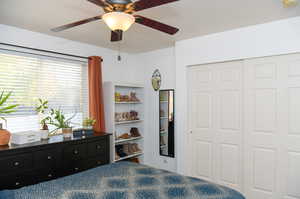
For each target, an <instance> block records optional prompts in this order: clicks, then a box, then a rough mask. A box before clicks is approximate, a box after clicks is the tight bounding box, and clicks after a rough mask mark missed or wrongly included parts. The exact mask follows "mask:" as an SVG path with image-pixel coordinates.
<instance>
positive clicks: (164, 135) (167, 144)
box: [159, 89, 175, 157]
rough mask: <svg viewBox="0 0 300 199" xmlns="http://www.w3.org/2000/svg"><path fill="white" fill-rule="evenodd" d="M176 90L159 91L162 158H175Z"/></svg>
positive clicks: (160, 148) (160, 149)
mask: <svg viewBox="0 0 300 199" xmlns="http://www.w3.org/2000/svg"><path fill="white" fill-rule="evenodd" d="M174 114H175V111H174V90H173V89H168V90H160V91H159V151H160V155H161V156H168V157H175V150H174V149H175V147H174V143H175V140H174V116H175V115H174Z"/></svg>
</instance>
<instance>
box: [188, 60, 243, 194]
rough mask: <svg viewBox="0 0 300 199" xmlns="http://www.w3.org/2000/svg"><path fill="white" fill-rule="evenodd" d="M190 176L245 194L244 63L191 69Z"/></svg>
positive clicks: (220, 64)
mask: <svg viewBox="0 0 300 199" xmlns="http://www.w3.org/2000/svg"><path fill="white" fill-rule="evenodd" d="M188 75H189V77H188V79H189V113H190V115H189V118H190V120H189V121H190V128H191V132H192V134H191V136H190V138H191V139H190V143H191V145H192V150H191V153H192V158H191V159H192V160H191V163H190V165H191V170H192V173H191V175H193V176H196V177H199V178H203V179H207V180H210V181H213V182H217V183H220V184H223V185H226V186H230V187H232V188H234V189H236V190H239V191H242V189H243V188H242V174H243V172H242V169H243V168H242V136H243V135H242V118H241V117H242V97H243V95H242V62H228V63H218V64H209V65H201V66H195V67H191V68H190V69H189V73H188Z"/></svg>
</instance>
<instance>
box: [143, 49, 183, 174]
mask: <svg viewBox="0 0 300 199" xmlns="http://www.w3.org/2000/svg"><path fill="white" fill-rule="evenodd" d="M137 57H138V60H139V62H140V67H141V68H143V71H144V84H145V107H146V110H145V113H146V114H145V121H146V122H145V130H146V132H145V163H146V164H148V165H151V166H154V167H157V168H162V169H166V170H170V171H176V168H177V167H176V158H168V157H163V156H160V155H159V97H158V94H159V92H157V91H154V90H153V88H152V85H151V77H152V73H153V71H154V70H155V69H159V71H160V73H161V76H162V85H161V89H174V88H175V51H174V48H166V49H161V50H156V51H152V52H148V53H142V54H138V55H137ZM175 100H176V92H175ZM175 114H176V110H175ZM175 123H176V121H175ZM175 156H176V152H175Z"/></svg>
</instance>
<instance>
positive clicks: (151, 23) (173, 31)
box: [134, 15, 179, 35]
mask: <svg viewBox="0 0 300 199" xmlns="http://www.w3.org/2000/svg"><path fill="white" fill-rule="evenodd" d="M134 16H135V18H136V20H135V22H136V23H139V24H142V25H144V26H147V27H150V28H153V29H156V30H159V31H161V32H165V33H168V34H170V35H174V34H176V33H177V32H178V31H179V29H178V28H175V27H172V26H169V25H166V24H163V23H161V22H158V21H154V20H152V19H148V18H146V17H143V16H140V15H134Z"/></svg>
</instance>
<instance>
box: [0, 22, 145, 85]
mask: <svg viewBox="0 0 300 199" xmlns="http://www.w3.org/2000/svg"><path fill="white" fill-rule="evenodd" d="M0 35H1V36H0V43H10V44H15V45H21V46H26V47H32V48H39V49H44V50H50V51H57V52H62V53H67V54H74V55H79V56H94V55H95V56H101V57H102V58H103V60H104V61H103V80H104V81H125V82H132V83H141V82H143V81H144V80H143V77H142V75H141V74H140V73H141V72H142V70H141V69H140V67H139V65H138V64H137V63H136V59H135V56H134V55H133V54H127V53H122V61H121V62H119V61H117V52H116V51H113V50H109V49H105V48H100V47H97V46H93V45H88V44H84V43H80V42H75V41H70V40H67V39H62V38H58V37H53V36H49V35H45V34H41V33H37V32H32V31H28V30H24V29H20V28H15V27H12V26H7V25H2V24H0ZM128 71H130V72H128ZM124 74H126V75H124Z"/></svg>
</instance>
